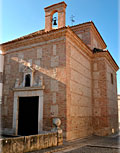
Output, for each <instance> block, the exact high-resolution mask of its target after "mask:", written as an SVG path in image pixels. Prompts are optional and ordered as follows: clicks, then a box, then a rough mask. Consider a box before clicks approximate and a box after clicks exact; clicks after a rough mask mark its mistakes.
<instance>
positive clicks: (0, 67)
mask: <svg viewBox="0 0 120 153" xmlns="http://www.w3.org/2000/svg"><path fill="white" fill-rule="evenodd" d="M3 65H4V56H3V55H2V54H0V73H1V72H3ZM2 87H3V84H2V83H0V103H1V98H2Z"/></svg>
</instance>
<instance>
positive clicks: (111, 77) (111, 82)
mask: <svg viewBox="0 0 120 153" xmlns="http://www.w3.org/2000/svg"><path fill="white" fill-rule="evenodd" d="M111 83H112V84H113V74H112V73H111Z"/></svg>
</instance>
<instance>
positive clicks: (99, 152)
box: [29, 134, 120, 153]
mask: <svg viewBox="0 0 120 153" xmlns="http://www.w3.org/2000/svg"><path fill="white" fill-rule="evenodd" d="M53 152H54V153H65V152H66V153H120V134H117V135H112V136H107V137H99V136H92V137H89V138H85V139H77V140H73V141H64V142H63V145H62V146H57V147H51V148H47V149H42V150H39V151H34V152H29V153H53Z"/></svg>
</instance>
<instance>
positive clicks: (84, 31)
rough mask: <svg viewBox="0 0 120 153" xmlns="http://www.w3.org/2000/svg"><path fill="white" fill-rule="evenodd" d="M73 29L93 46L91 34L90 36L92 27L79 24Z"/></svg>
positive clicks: (88, 44) (85, 41)
mask: <svg viewBox="0 0 120 153" xmlns="http://www.w3.org/2000/svg"><path fill="white" fill-rule="evenodd" d="M72 30H73V31H74V32H75V34H77V35H78V37H79V38H80V39H81V40H82V41H83V42H84V43H85V44H86V45H87V46H89V47H91V36H90V27H89V26H87V27H86V26H81V25H80V26H77V27H72Z"/></svg>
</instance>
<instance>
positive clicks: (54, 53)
mask: <svg viewBox="0 0 120 153" xmlns="http://www.w3.org/2000/svg"><path fill="white" fill-rule="evenodd" d="M41 44H44V45H39V46H34V47H31V48H29V49H24V48H23V49H22V50H20V51H14V52H11V53H10V54H6V55H5V66H4V89H3V95H4V99H3V105H2V128H3V131H5V132H6V133H12V122H13V99H14V91H13V88H14V86H15V81H16V78H19V80H20V84H21V83H22V82H23V70H24V69H25V66H24V65H29V64H31V65H32V66H33V67H34V68H35V69H36V71H35V73H34V79H35V82H37V79H38V77H40V76H43V80H44V85H45V89H44V91H43V94H44V99H43V130H51V126H52V118H53V117H59V118H60V119H61V121H62V129H63V130H65V129H66V122H65V120H66V69H65V66H66V56H65V52H66V50H65V49H66V48H65V40H64V38H61V39H56V40H55V41H53V42H49V43H41ZM18 49H19V48H17V49H16V50H18Z"/></svg>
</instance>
